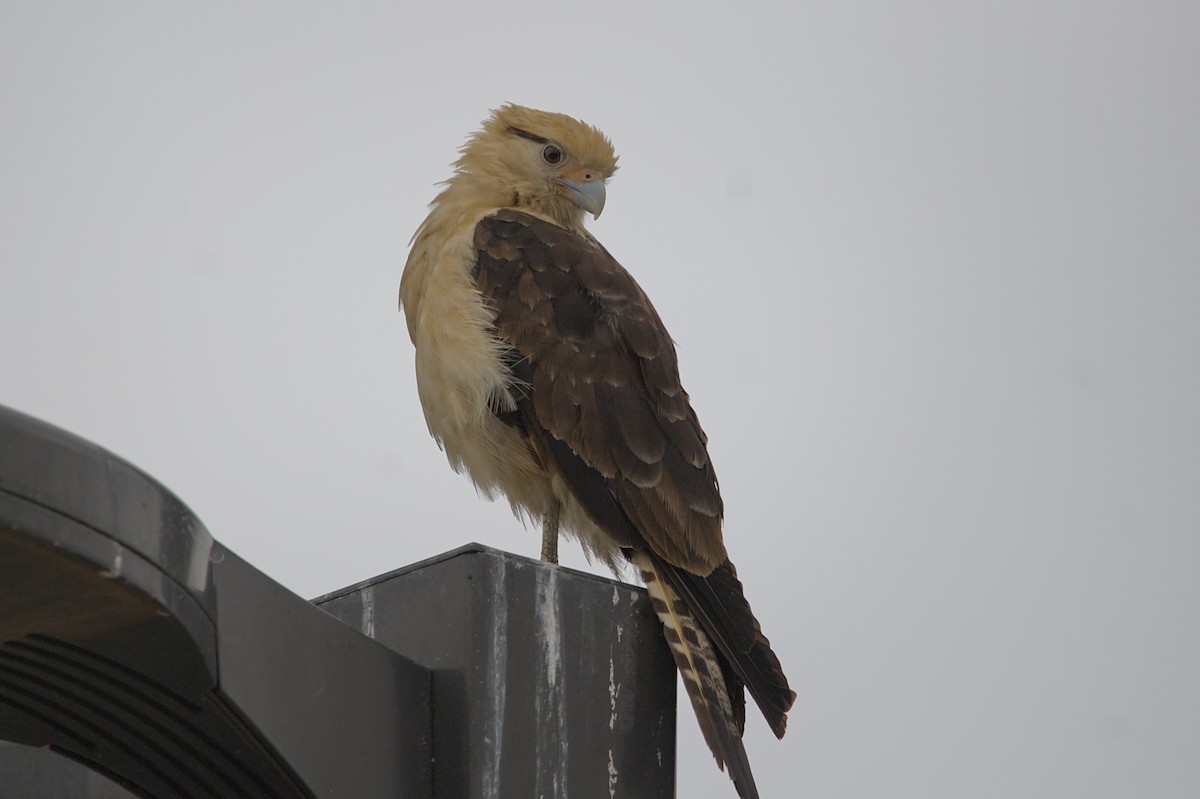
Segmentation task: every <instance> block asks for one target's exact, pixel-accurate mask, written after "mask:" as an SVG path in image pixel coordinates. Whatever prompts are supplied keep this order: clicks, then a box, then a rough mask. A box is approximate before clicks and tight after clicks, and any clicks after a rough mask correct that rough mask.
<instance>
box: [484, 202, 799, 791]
mask: <svg viewBox="0 0 1200 799" xmlns="http://www.w3.org/2000/svg"><path fill="white" fill-rule="evenodd" d="M475 247H476V271H475V279H476V284H477V286H478V287H479V290H480V292H481V293H482V295H483V296H484V298H485V299H486V300H487V302H488V303H489V304H490V305H491V307H492V309H493V311H494V313H495V323H494V324H495V327H496V330H497V333H498V335H499V336H500V337H501V338H502V339H504V340H505V341H506V342H507V343H508V344H509V345H510V346H511V347H512V348H513V352H512V357H511V358H510V359H509V364H510V366H511V368H512V370H513V373H514V376H515V378H516V380H517V382H518V384H520V385H523V386H525V390H524V391H523V392H521V394H520V396H518V398H517V406H518V408H517V415H519V417H520V421H521V425H522V427H523V429H524V430H525V431H526V434H527V435H529V436H530V440H531V443H532V444H533V446H534V447H535V449H536V450H537V451H538V452H539V456H540V457H541V458H542V460H543V462H546V463H550V464H554V466H555V468H556V469H557V471H558V473H559V475H560V476H561V477H562V478H563V480H564V481H565V482H566V484H567V485H568V486H569V487H570V489H571V492H572V494H573V495H574V496H575V498H576V500H577V501H579V503H580V504H581V505H582V506H583V507H584V508H585V509H586V510H587V512H588V514H589V516H590V517H591V518H592V520H593V521H594V522H595V523H596V524H598V525H599V526H600V527H602V528H603V529H604V530H605V531H606V532H608V533H609V534H610V535H611V536H612V537H613V539H614V540H616V541H617V542H619V543H620V544H621V545H622V546H624V547H626V548H627V549H628V554H629V555H630V558H631V559H632V560H634V562H635V563H636V564H637V565H638V568H639V570H640V571H641V572H642V575H643V578H644V579H648V580H651V581H653V580H657V581H658V582H659V583H660V584H661V585H659V586H656V588H657V590H658V591H659V593H660V594H661V597H660V600H661V601H660V604H661V603H662V602H666V603H667V604H668V612H667V613H665V614H664V613H663V612H661V611H660V617H662V618H663V623H664V625H665V626H666V627H667V629H668V630H670V631H672V632H671V633H669V634H668V639H669V640H670V641H671V643H672V651H673V652H674V654H675V655H676V661H677V663H678V664H679V667H680V671H681V673H683V675H684V680H685V685H687V687H688V691H689V696H690V698H691V700H692V703H693V705H694V706H695V709H696V713H697V717H698V718H699V719H700V723H701V727H702V729H703V730H704V732H705V739H706V740H707V741H708V743H709V745H710V748H712V750H713V754H714V755H715V756H716V758H717V760H718V762H720V763H728V764H729V765H730V771H731V775H732V776H734V777H735V780H736V781H737V782H738V784H739V792H742V791H745V792H746V793H747V794H750V795H752V794H753V793H754V788H753V779H752V777H751V776H750V773H749V764H748V763H747V762H746V761H745V751H744V749H742V748H741V741H740V738H738V737H737V736H738V735H740V733H741V731H742V729H743V728H744V720H745V710H744V708H745V700H744V695H743V685H744V686H746V687H748V688H749V689H750V692H751V694H752V695H753V696H754V698H755V701H756V702H757V703H758V705H759V707H760V708H761V709H762V711H763V714H764V716H766V718H767V721H768V723H769V725H770V726H771V729H772V730H773V731H774V732H775V734H776V735H778V736H782V735H783V732H784V729H785V727H786V723H787V715H786V714H787V711H788V709H789V708H790V707H791V705H792V702H793V700H794V699H795V694H794V693H793V692H792V691H791V690H790V689H789V688H788V685H787V679H786V678H785V677H784V674H783V671H782V669H781V668H780V664H779V660H778V658H776V656H775V654H774V652H772V651H771V648H770V642H769V641H768V640H767V639H766V637H765V636H764V635H763V634H762V631H761V629H760V628H759V624H758V621H757V619H755V618H754V614H753V613H752V612H751V610H750V606H749V604H748V603H747V602H746V599H745V596H744V594H743V592H742V584H741V582H740V581H739V580H738V579H737V573H736V571H735V570H734V568H733V564H732V563H730V562H729V559H728V557H727V556H726V555H725V548H724V544H723V543H722V540H721V519H722V515H723V505H722V502H721V495H720V489H719V486H718V484H717V478H716V474H715V472H714V471H713V467H712V464H711V462H710V461H709V459H708V451H707V443H708V442H707V438H706V437H705V435H704V431H703V430H702V429H701V428H700V423H699V421H698V420H697V418H696V414H695V412H694V411H693V410H692V408H691V405H690V403H689V401H688V395H687V392H685V391H684V390H683V387H682V385H681V384H680V382H679V370H678V365H677V362H676V359H675V348H674V345H673V344H672V343H671V339H670V336H669V335H668V334H667V331H666V328H665V327H664V326H663V323H662V320H661V319H660V318H659V316H658V314H657V312H655V310H654V307H653V306H652V305H651V304H650V301H649V299H648V298H647V297H646V295H645V294H644V292H642V290H641V288H640V287H639V286H638V285H637V283H636V282H635V281H634V279H633V278H632V277H631V276H630V275H629V274H628V273H627V272H626V271H625V270H624V269H623V268H622V267H621V265H620V264H618V263H617V262H616V260H615V259H613V258H612V256H611V255H609V254H608V252H607V251H605V250H604V249H603V248H602V247H600V246H599V245H597V244H595V243H593V242H591V241H589V240H587V239H584V238H583V237H581V236H578V235H576V234H574V233H572V232H571V231H568V230H565V229H563V228H560V227H558V226H557V225H554V224H551V223H549V222H546V221H544V220H541V219H539V218H537V217H534V216H530V215H528V214H524V213H521V212H518V211H507V210H506V211H499V212H497V213H496V214H495V215H493V216H490V217H487V218H485V219H483V220H482V221H481V222H480V223H479V225H478V226H477V228H476V231H475ZM656 609H657V606H656ZM672 634H673V635H674V636H675V638H674V639H672V638H671V635H672ZM693 639H694V640H693ZM710 639H711V642H712V645H711V646H710V645H709V643H708V642H709V640H710ZM714 670H715V671H716V672H717V673H719V674H720V675H721V677H722V678H723V679H722V680H718V682H723V684H722V685H721V686H720V688H719V690H718V688H717V687H715V686H714V685H713V683H712V680H711V679H709V677H711V673H712V672H713V671H714ZM689 673H690V674H691V678H690V679H691V680H692V682H688V679H689V676H688V675H689ZM706 674H708V677H705V675H706ZM727 729H732V730H733V731H734V734H732V737H731V735H730V734H727V733H726V730H727Z"/></svg>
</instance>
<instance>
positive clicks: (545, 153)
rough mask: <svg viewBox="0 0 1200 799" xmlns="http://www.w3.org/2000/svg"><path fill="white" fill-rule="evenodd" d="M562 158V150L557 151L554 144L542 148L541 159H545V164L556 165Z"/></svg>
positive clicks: (556, 146)
mask: <svg viewBox="0 0 1200 799" xmlns="http://www.w3.org/2000/svg"><path fill="white" fill-rule="evenodd" d="M562 157H563V154H562V150H560V149H558V145H556V144H547V145H546V146H545V147H543V148H542V158H545V159H546V163H547V164H557V163H558V162H559V161H561V160H562Z"/></svg>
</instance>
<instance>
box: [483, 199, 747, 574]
mask: <svg viewBox="0 0 1200 799" xmlns="http://www.w3.org/2000/svg"><path fill="white" fill-rule="evenodd" d="M475 248H476V275H475V280H476V285H477V286H478V288H479V290H480V292H481V293H482V294H483V297H484V299H485V302H487V303H488V304H489V305H490V306H491V308H492V309H493V311H494V313H495V323H494V324H495V327H496V330H497V332H498V334H499V336H500V338H501V339H503V340H504V341H506V342H507V343H508V344H509V345H510V346H511V347H513V348H514V350H515V351H516V353H517V354H518V357H516V358H514V359H513V372H514V374H515V376H516V377H517V378H518V379H519V380H520V381H524V382H525V383H527V384H528V385H527V388H526V390H525V391H524V392H522V387H521V386H520V385H518V386H517V387H516V388H515V390H514V393H515V394H518V395H520V394H522V393H524V394H525V397H526V398H527V399H528V400H530V402H531V403H532V411H533V414H534V416H535V418H536V421H537V424H538V426H540V427H542V428H544V429H546V430H547V431H549V432H550V434H551V435H552V436H553V438H554V439H555V440H556V441H557V442H560V443H561V444H562V445H564V446H565V447H566V448H569V450H570V451H571V452H572V453H574V455H575V456H577V457H578V458H579V459H580V460H581V461H582V464H581V465H579V466H581V467H586V474H579V475H577V477H579V479H580V480H584V479H586V480H588V481H592V482H595V483H597V484H598V485H602V486H603V487H604V488H605V489H606V490H607V492H608V493H611V495H612V500H613V502H615V504H616V506H617V508H619V510H620V512H621V514H623V515H624V516H625V517H626V519H627V520H628V522H629V523H631V524H632V527H633V529H634V530H636V533H637V534H638V535H639V536H640V538H643V539H645V542H646V544H647V545H648V546H649V548H650V549H651V550H652V551H653V552H654V553H656V554H657V555H658V556H659V557H661V558H662V559H663V560H665V561H666V562H668V563H671V564H673V565H675V566H678V567H681V568H684V569H687V570H689V571H692V572H696V573H699V574H707V573H708V572H710V571H712V569H713V568H715V567H716V566H717V565H718V564H720V563H721V562H723V561H724V560H725V557H726V556H725V547H724V544H723V543H722V539H721V518H722V514H723V510H724V509H723V506H722V504H721V494H720V491H719V489H718V487H717V476H716V473H715V472H714V471H713V467H712V463H711V462H710V461H709V459H708V451H707V449H706V444H707V439H706V438H705V435H704V431H703V430H701V429H700V423H699V421H697V419H696V414H695V412H694V411H693V410H692V408H691V405H690V404H689V402H688V395H687V393H686V392H685V391H684V390H683V387H682V386H681V385H680V383H679V369H678V366H677V364H676V360H675V347H674V345H673V344H672V343H671V338H670V336H669V335H668V334H667V331H666V328H665V327H664V326H663V323H662V321H661V320H660V319H659V317H658V313H657V312H656V311H655V310H654V307H653V306H652V305H651V304H650V301H649V299H647V297H646V295H645V293H644V292H643V291H642V290H641V288H640V287H639V286H638V285H637V283H636V282H635V281H634V280H633V278H632V277H631V276H630V275H629V273H628V272H626V271H625V270H624V269H623V268H622V267H621V265H620V264H618V263H617V262H616V260H615V259H614V258H613V257H612V256H611V255H609V254H608V253H607V252H606V251H605V250H604V249H603V248H602V247H600V246H599V245H596V244H594V243H592V242H590V241H588V240H587V239H584V238H583V237H581V236H579V235H577V234H575V233H573V232H571V231H569V230H566V229H565V228H561V227H558V226H557V225H555V224H553V223H550V222H547V221H545V220H543V219H540V218H538V217H535V216H531V215H529V214H524V213H521V212H518V211H508V210H505V211H499V212H497V213H496V214H494V215H492V216H489V217H486V218H484V219H483V220H481V221H480V223H479V225H478V226H477V227H476V229H475ZM556 454H557V453H556ZM576 471H578V470H576ZM568 482H569V483H571V485H572V488H573V489H575V490H576V491H577V492H578V491H579V490H580V489H582V488H584V486H582V485H579V484H577V483H578V481H572V480H570V478H568ZM589 493H590V492H589ZM585 507H589V506H588V505H587V504H586V503H585ZM596 510H598V509H597V508H594V507H589V511H591V512H592V513H593V516H595V512H596ZM610 511H612V512H610ZM614 512H615V510H614V509H609V510H608V511H604V512H602V513H601V516H602V517H604V516H610V515H613V513H614ZM596 521H597V523H598V524H600V525H601V526H602V527H606V525H605V524H604V523H603V522H602V521H600V520H599V519H597V520H596ZM615 526H616V527H618V528H620V527H623V525H620V524H619V523H618V524H616V525H615ZM606 529H607V528H606ZM630 534H631V531H629V530H621V532H620V534H619V535H617V536H616V537H617V539H618V540H621V541H624V539H626V538H628V536H629V535H630ZM628 543H629V545H632V543H633V542H628Z"/></svg>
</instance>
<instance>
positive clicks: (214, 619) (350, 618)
mask: <svg viewBox="0 0 1200 799" xmlns="http://www.w3.org/2000/svg"><path fill="white" fill-rule="evenodd" d="M674 699H675V674H674V668H673V666H672V663H671V659H670V656H669V654H668V652H667V649H666V646H665V644H664V643H663V641H662V637H661V634H660V633H659V630H658V623H657V621H656V620H655V618H654V615H653V612H652V611H651V609H650V607H649V602H648V601H647V599H646V597H645V594H644V592H643V591H642V590H641V589H637V588H633V587H631V586H627V585H624V584H622V583H617V582H614V581H611V580H606V579H602V578H599V577H595V576H591V575H587V574H583V573H579V572H574V571H572V570H569V569H564V568H559V567H551V566H547V565H545V564H542V563H540V562H537V561H531V560H527V559H524V558H519V557H516V556H513V555H508V554H505V553H501V552H497V551H495V550H491V549H488V548H486V547H481V546H478V545H474V544H473V545H468V546H466V547H463V548H460V549H458V550H455V551H453V552H449V553H446V554H445V555H442V556H439V557H437V558H434V559H432V560H429V561H425V562H423V563H419V564H416V565H414V566H410V567H406V568H404V569H400V570H397V571H395V572H392V573H389V574H385V575H383V576H381V577H377V578H374V579H372V580H369V581H366V582H364V583H361V584H359V585H356V586H352V587H350V588H347V589H344V590H342V591H337V592H334V593H332V594H329V595H327V596H324V597H321V598H319V599H317V600H315V601H313V602H308V601H306V600H304V599H302V598H300V597H298V596H296V595H294V594H292V593H290V592H289V591H287V590H286V589H284V588H283V587H281V586H280V585H278V584H277V583H275V582H274V581H272V580H271V579H270V578H269V577H267V576H266V575H264V574H262V573H261V572H259V571H258V570H256V569H255V568H254V567H252V566H250V565H249V564H247V563H246V562H245V561H243V560H242V559H241V558H239V557H237V555H235V554H234V553H233V552H231V551H229V550H228V549H226V548H225V547H223V546H222V545H221V544H220V543H219V542H217V541H216V540H214V539H213V538H212V537H211V536H210V535H209V533H208V532H207V531H206V530H205V528H204V526H203V525H202V524H201V523H200V521H199V520H198V519H197V518H196V517H195V516H194V515H193V514H192V513H191V511H190V510H188V508H187V507H186V506H185V505H184V504H183V503H182V502H181V501H180V500H179V499H178V498H176V497H175V496H174V495H173V494H171V493H170V492H169V491H168V490H167V489H165V488H164V487H163V486H161V485H160V484H159V483H157V482H156V481H155V480H154V479H153V478H151V477H149V476H148V475H146V474H144V473H143V472H141V471H140V470H138V469H137V468H135V467H133V466H132V465H130V464H129V463H127V462H125V461H123V460H121V459H120V458H117V457H116V456H114V455H112V454H110V453H109V452H107V451H105V450H104V449H102V448H100V447H97V446H96V445H94V444H91V443H89V442H87V441H84V440H82V439H80V438H78V437H76V436H73V435H71V434H69V433H66V432H64V431H62V430H59V429H57V428H54V427H52V426H50V425H47V424H45V423H43V422H40V421H38V420H36V419H33V418H31V417H28V416H25V415H22V414H20V413H17V412H16V411H12V410H9V409H5V408H2V407H0V799H6V798H7V797H21V799H39V797H46V799H50V798H51V797H66V796H70V797H81V798H83V799H128V797H157V798H158V799H176V798H178V799H185V798H186V799H191V798H192V797H238V799H242V798H243V797H244V798H245V799H255V798H257V797H263V799H265V798H266V797H271V799H318V798H319V799H326V798H329V799H333V798H334V797H347V799H349V798H350V797H353V799H371V798H372V797H380V799H384V797H386V799H398V798H399V797H414V798H424V797H438V798H439V799H460V798H462V799H468V798H470V799H474V798H475V797H479V798H480V799H483V798H484V797H507V796H541V797H547V798H549V797H556V796H562V797H565V796H568V795H570V796H572V797H575V798H576V799H580V798H582V799H591V797H596V799H615V797H670V796H673V794H674V742H675V741H674V739H675V703H674Z"/></svg>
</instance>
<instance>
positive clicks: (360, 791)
mask: <svg viewBox="0 0 1200 799" xmlns="http://www.w3.org/2000/svg"><path fill="white" fill-rule="evenodd" d="M213 571H214V584H215V586H216V597H217V611H218V619H219V623H218V626H217V635H218V642H217V646H218V651H219V652H220V664H221V671H220V693H221V695H222V696H224V697H225V698H226V699H228V700H229V704H230V706H231V707H234V708H236V709H237V710H238V712H239V713H241V714H242V715H243V716H244V717H246V718H247V719H250V720H252V721H253V723H254V726H255V727H256V728H257V730H258V731H259V732H260V733H261V734H262V735H263V737H264V739H265V740H267V741H270V743H271V746H272V747H273V748H274V750H275V751H277V752H278V753H279V754H280V756H281V757H282V758H283V759H284V760H285V761H286V762H287V763H289V764H290V765H291V767H292V769H293V770H294V771H295V772H296V774H297V775H298V776H299V777H300V779H301V781H302V782H303V783H304V784H305V785H307V786H308V788H309V789H310V790H312V792H313V793H314V794H315V795H316V796H319V797H321V799H408V797H412V798H413V799H425V797H428V796H429V795H430V793H431V780H432V767H431V765H430V758H431V741H430V735H431V733H430V715H431V712H432V711H431V708H430V674H429V672H428V670H426V669H424V668H422V667H420V666H418V665H417V664H415V663H413V662H412V661H411V660H409V659H407V658H405V657H401V656H400V655H399V654H397V653H395V652H392V651H389V650H388V649H387V648H385V647H383V646H381V645H379V644H378V643H376V642H375V641H372V640H371V639H370V638H368V637H366V636H364V635H361V634H360V633H358V632H357V631H356V630H355V629H353V628H351V627H348V626H347V625H345V624H343V623H342V622H340V621H338V620H337V619H335V618H334V617H332V616H330V615H329V614H327V613H325V612H324V611H322V610H320V609H318V608H316V607H314V606H313V605H312V604H311V603H309V602H307V601H305V600H304V599H301V598H300V597H298V596H296V595H295V594H293V593H291V592H290V591H288V590H287V589H285V588H283V587H282V586H280V585H278V584H277V583H274V582H271V581H270V580H267V579H266V578H264V577H263V576H262V574H260V573H259V572H258V571H257V570H256V569H254V568H253V567H252V566H250V565H249V564H248V563H246V562H245V561H244V560H242V559H241V558H239V557H237V556H236V555H234V554H233V553H232V552H228V551H226V550H224V549H223V548H222V547H221V546H220V545H219V544H218V545H217V548H216V549H215V550H214V567H213Z"/></svg>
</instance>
